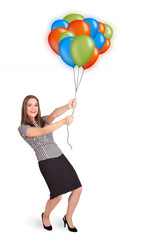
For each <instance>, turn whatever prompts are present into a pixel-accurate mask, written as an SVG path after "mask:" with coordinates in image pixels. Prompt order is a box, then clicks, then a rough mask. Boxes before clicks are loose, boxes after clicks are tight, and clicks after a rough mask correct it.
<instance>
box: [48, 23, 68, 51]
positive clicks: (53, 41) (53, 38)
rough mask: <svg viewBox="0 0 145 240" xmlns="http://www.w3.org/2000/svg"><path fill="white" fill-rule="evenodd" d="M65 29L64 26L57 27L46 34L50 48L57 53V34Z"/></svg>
mask: <svg viewBox="0 0 145 240" xmlns="http://www.w3.org/2000/svg"><path fill="white" fill-rule="evenodd" d="M65 31H67V29H66V28H65V27H58V28H55V29H53V30H52V31H51V32H50V33H49V35H48V42H49V45H50V47H51V48H52V50H53V51H54V52H55V53H56V54H58V55H59V52H58V44H59V36H60V34H62V33H63V32H65Z"/></svg>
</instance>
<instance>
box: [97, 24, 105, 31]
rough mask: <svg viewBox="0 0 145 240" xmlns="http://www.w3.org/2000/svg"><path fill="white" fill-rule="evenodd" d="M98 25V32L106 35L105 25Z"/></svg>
mask: <svg viewBox="0 0 145 240" xmlns="http://www.w3.org/2000/svg"><path fill="white" fill-rule="evenodd" d="M98 23H99V30H98V32H100V33H103V34H104V32H105V26H104V24H103V23H101V22H98Z"/></svg>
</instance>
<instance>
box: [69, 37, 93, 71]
mask: <svg viewBox="0 0 145 240" xmlns="http://www.w3.org/2000/svg"><path fill="white" fill-rule="evenodd" d="M94 48H95V42H94V40H93V39H92V38H91V37H89V36H87V35H78V36H76V37H75V38H74V39H73V40H72V42H71V45H70V53H71V57H72V59H73V61H74V62H75V64H76V65H77V66H78V67H81V66H83V65H84V64H86V63H87V62H88V61H89V60H90V58H91V56H92V54H93V52H94Z"/></svg>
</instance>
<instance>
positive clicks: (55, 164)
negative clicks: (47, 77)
mask: <svg viewBox="0 0 145 240" xmlns="http://www.w3.org/2000/svg"><path fill="white" fill-rule="evenodd" d="M76 106H77V102H76V98H74V99H72V100H70V101H69V103H68V104H66V105H64V106H62V107H59V108H56V109H55V110H54V111H53V112H52V113H51V114H49V115H46V116H43V117H41V111H40V105H39V100H38V99H37V97H35V96H33V95H28V96H26V97H25V98H24V100H23V104H22V110H21V123H20V124H21V125H20V126H19V127H18V131H19V133H20V135H21V136H22V138H23V139H24V140H25V141H26V142H27V143H28V144H29V145H30V146H31V147H32V148H33V150H34V151H35V154H36V157H37V160H38V165H39V169H40V171H41V173H42V175H43V177H44V179H45V181H46V184H47V186H48V188H49V191H50V199H48V201H47V203H46V206H45V211H44V212H43V213H42V214H41V217H42V223H43V227H44V228H45V229H47V230H52V225H51V224H50V213H51V211H52V210H53V209H54V208H55V206H56V205H57V204H58V202H59V201H60V200H61V198H62V194H64V193H67V192H69V191H71V194H70V196H69V198H68V206H67V211H66V214H65V215H64V217H63V218H62V219H63V222H64V226H66V224H67V226H68V230H69V231H72V232H77V229H76V228H75V227H74V225H73V221H72V215H73V212H74V210H75V208H76V206H77V204H78V201H79V198H80V195H81V192H82V184H81V182H80V180H79V178H78V175H77V173H76V171H75V169H74V168H73V166H72V165H71V164H70V162H69V161H68V159H67V158H66V156H65V155H64V154H63V152H62V151H61V149H60V148H59V147H58V146H57V144H56V143H55V142H54V139H53V135H52V132H53V131H55V130H56V129H58V128H60V127H62V126H63V125H70V124H72V122H73V119H74V117H73V116H67V117H65V118H64V119H62V120H60V121H57V122H55V123H52V122H53V121H54V120H55V118H57V117H59V116H60V115H62V114H63V113H65V112H66V111H67V110H69V109H71V108H75V107H76Z"/></svg>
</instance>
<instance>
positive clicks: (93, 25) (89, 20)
mask: <svg viewBox="0 0 145 240" xmlns="http://www.w3.org/2000/svg"><path fill="white" fill-rule="evenodd" d="M83 21H86V22H87V23H89V25H90V28H91V33H90V37H92V38H94V37H95V36H96V35H97V33H98V30H99V23H98V22H97V21H96V20H95V19H94V18H85V19H84V20H83Z"/></svg>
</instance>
